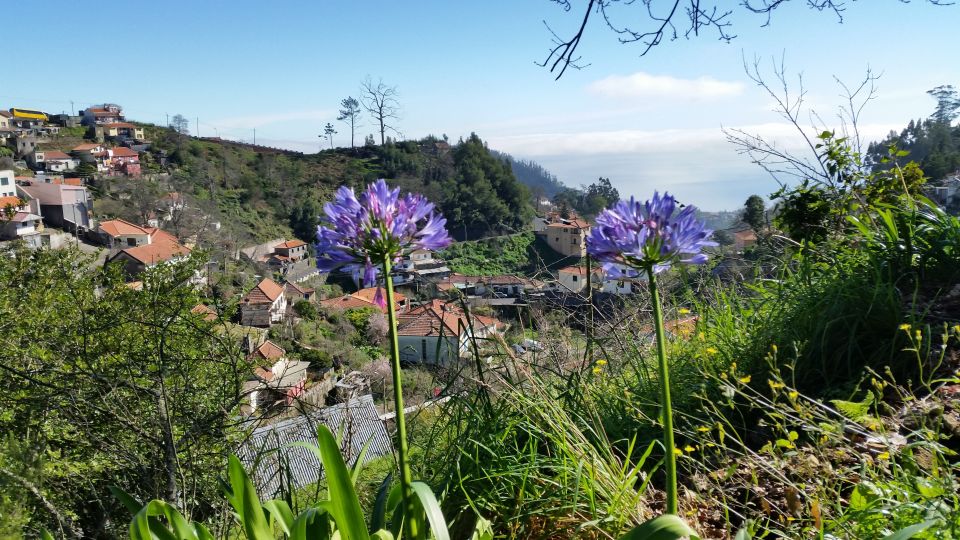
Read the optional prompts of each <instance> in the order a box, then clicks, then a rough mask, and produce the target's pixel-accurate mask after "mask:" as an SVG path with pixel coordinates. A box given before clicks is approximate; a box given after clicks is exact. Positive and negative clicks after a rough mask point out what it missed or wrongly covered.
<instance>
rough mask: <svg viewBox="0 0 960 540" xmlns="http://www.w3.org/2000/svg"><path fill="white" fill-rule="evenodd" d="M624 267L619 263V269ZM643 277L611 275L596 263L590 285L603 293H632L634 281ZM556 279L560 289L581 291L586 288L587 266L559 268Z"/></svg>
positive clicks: (641, 279)
mask: <svg viewBox="0 0 960 540" xmlns="http://www.w3.org/2000/svg"><path fill="white" fill-rule="evenodd" d="M625 268H626V267H624V266H622V265H621V270H623V269H625ZM645 279H646V278H644V277H643V276H639V277H636V278H623V277H611V276H608V275H607V273H606V272H604V270H603V267H602V266H599V265H598V266H597V267H596V268H593V271H592V272H591V276H590V285H591V286H592V287H594V288H595V289H596V290H599V291H600V292H603V293H608V294H618V295H624V294H632V293H633V285H634V283H636V282H637V281H643V280H645ZM557 280H558V281H559V283H560V287H561V290H562V291H564V292H574V293H581V292H583V291H584V290H585V289H586V288H587V267H586V266H567V267H566V268H561V269H560V270H559V271H558V272H557Z"/></svg>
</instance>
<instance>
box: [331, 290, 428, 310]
mask: <svg viewBox="0 0 960 540" xmlns="http://www.w3.org/2000/svg"><path fill="white" fill-rule="evenodd" d="M381 293H382V294H383V295H384V296H386V294H387V291H386V290H385V289H384V290H382V291H381ZM376 294H377V288H376V287H368V288H366V289H360V290H359V291H357V292H355V293H350V294H345V295H343V296H338V297H336V298H328V299H326V300H321V301H320V307H323V308H324V309H328V310H334V311H345V310H348V309H357V308H374V309H378V310H380V311H381V312H383V313H386V312H387V308H386V307H380V306H378V305H377V304H376V303H374V301H373V299H374V297H375V296H376ZM393 302H394V304H393V305H394V309H396V310H397V312H398V313H403V312H405V311H406V310H407V308H408V307H409V306H410V304H409V302H408V301H407V297H406V296H404V295H402V294H400V293H398V292H396V291H394V293H393Z"/></svg>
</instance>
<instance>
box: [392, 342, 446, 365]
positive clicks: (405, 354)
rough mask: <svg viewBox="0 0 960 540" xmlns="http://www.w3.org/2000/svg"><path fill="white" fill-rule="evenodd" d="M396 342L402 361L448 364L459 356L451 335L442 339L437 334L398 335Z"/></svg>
mask: <svg viewBox="0 0 960 540" xmlns="http://www.w3.org/2000/svg"><path fill="white" fill-rule="evenodd" d="M397 342H398V344H399V346H400V360H401V361H403V362H410V363H426V364H434V365H448V364H451V363H453V362H454V361H455V360H457V359H459V358H460V354H459V351H458V350H457V345H456V338H455V337H453V336H449V337H444V338H442V339H441V338H439V337H437V336H430V337H420V336H398V338H397ZM438 344H439V351H438V349H437V347H438ZM438 353H439V354H438Z"/></svg>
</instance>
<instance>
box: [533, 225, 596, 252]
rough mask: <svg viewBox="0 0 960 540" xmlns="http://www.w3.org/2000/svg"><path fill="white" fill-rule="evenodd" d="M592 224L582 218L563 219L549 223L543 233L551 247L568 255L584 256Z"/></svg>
mask: <svg viewBox="0 0 960 540" xmlns="http://www.w3.org/2000/svg"><path fill="white" fill-rule="evenodd" d="M589 233H590V224H589V223H587V222H586V221H584V220H582V219H561V220H559V221H556V222H554V223H551V224H549V225H547V227H546V229H544V231H543V232H542V233H541V235H543V236H544V237H545V238H546V240H547V245H548V246H550V249H552V250H554V251H556V252H557V253H559V254H561V255H565V256H567V257H583V256H585V255H586V254H587V234H589Z"/></svg>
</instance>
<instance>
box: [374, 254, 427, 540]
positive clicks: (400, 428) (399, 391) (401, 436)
mask: <svg viewBox="0 0 960 540" xmlns="http://www.w3.org/2000/svg"><path fill="white" fill-rule="evenodd" d="M390 268H391V265H390V257H389V256H387V257H385V258H384V260H383V281H384V282H385V283H386V289H387V298H386V300H387V322H388V323H389V326H390V360H391V362H390V368H391V371H392V374H393V403H394V408H395V409H396V417H395V418H396V422H397V443H398V446H399V448H398V453H399V454H400V494H401V495H402V498H403V508H404V516H405V519H404V523H403V528H404V533H405V534H404V536H405V537H406V538H410V539H414V538H419V536H420V520H419V516H417V511H416V510H417V508H416V501H415V500H414V495H413V475H412V474H410V457H409V452H408V450H407V423H406V421H405V420H404V417H403V388H402V387H401V380H402V378H403V374H402V372H401V371H400V343H399V342H398V341H397V313H396V307H395V306H394V302H393V279H392V278H391V277H390Z"/></svg>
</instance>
